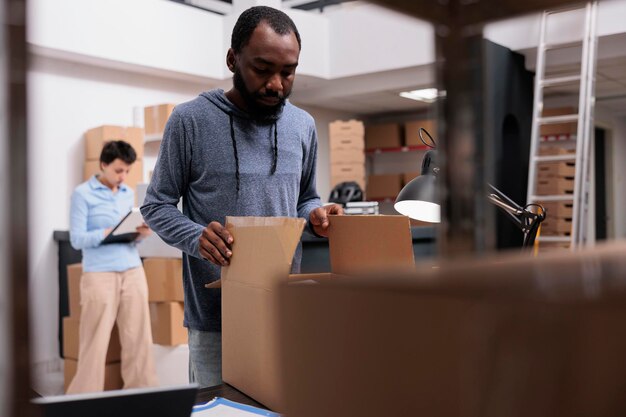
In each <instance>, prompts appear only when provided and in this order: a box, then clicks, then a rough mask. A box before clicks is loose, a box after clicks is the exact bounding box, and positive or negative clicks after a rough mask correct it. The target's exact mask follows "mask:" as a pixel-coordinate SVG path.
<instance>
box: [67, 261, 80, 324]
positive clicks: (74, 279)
mask: <svg viewBox="0 0 626 417" xmlns="http://www.w3.org/2000/svg"><path fill="white" fill-rule="evenodd" d="M82 275H83V265H82V264H71V265H68V266H67V301H68V306H69V309H70V317H72V318H75V319H78V318H79V317H80V277H81V276H82Z"/></svg>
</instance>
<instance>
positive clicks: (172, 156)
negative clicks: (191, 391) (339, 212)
mask: <svg viewBox="0 0 626 417" xmlns="http://www.w3.org/2000/svg"><path fill="white" fill-rule="evenodd" d="M316 160H317V135H316V132H315V123H314V121H313V118H312V117H311V116H310V115H309V114H308V113H306V112H305V111H303V110H301V109H299V108H297V107H296V106H294V105H292V104H290V103H289V102H287V103H286V104H285V106H284V107H283V109H282V112H281V113H280V114H278V115H277V116H276V117H275V118H274V119H272V120H267V121H258V120H254V119H252V118H251V117H250V116H249V115H248V114H247V113H245V112H243V111H241V110H239V109H238V108H237V107H235V106H234V105H233V104H232V103H231V102H230V101H229V100H228V99H227V98H226V96H225V95H224V91H223V90H211V91H208V92H206V93H202V94H200V96H198V97H197V98H195V99H194V100H192V101H189V102H187V103H183V104H180V105H177V106H176V107H175V108H174V111H173V113H172V115H171V117H170V119H169V121H168V122H167V125H166V127H165V132H164V135H163V140H162V142H161V149H160V151H159V156H158V159H157V163H156V167H155V169H154V173H153V175H152V180H151V181H150V185H149V186H148V190H147V193H146V198H145V200H144V204H143V206H142V207H141V213H142V215H143V216H144V219H145V221H146V223H147V224H148V225H149V226H150V228H151V229H152V230H154V231H155V232H156V233H157V234H158V235H159V236H160V237H161V238H162V239H163V240H164V241H165V242H166V243H167V244H169V245H172V246H174V247H176V248H178V249H180V250H182V251H183V286H184V291H185V320H184V325H185V326H186V327H189V328H191V329H195V330H203V331H221V290H219V289H207V288H205V287H204V285H205V284H206V283H209V282H212V281H215V280H217V279H219V277H220V267H218V266H216V265H214V264H212V263H210V262H209V261H207V260H204V259H202V258H201V257H200V254H199V252H198V239H199V238H200V235H201V234H202V230H203V229H204V228H205V227H206V226H207V225H208V224H209V223H210V222H212V221H217V222H220V223H221V224H224V220H225V217H226V216H287V217H302V218H304V219H305V220H307V221H308V219H309V213H310V212H311V210H313V209H314V208H316V207H319V206H320V205H321V201H320V199H319V196H318V195H317V192H316V190H315V164H316ZM181 197H182V198H183V212H182V213H181V212H180V211H178V209H177V208H176V206H177V204H178V201H179V199H180V198H181ZM300 257H301V249H300V248H298V251H297V253H296V256H295V257H294V260H293V267H292V271H298V270H299V268H300Z"/></svg>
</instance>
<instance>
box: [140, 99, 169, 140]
mask: <svg viewBox="0 0 626 417" xmlns="http://www.w3.org/2000/svg"><path fill="white" fill-rule="evenodd" d="M174 106H175V104H159V105H156V106H147V107H144V110H143V116H144V129H145V130H146V135H157V134H162V133H163V131H164V130H165V125H166V124H167V121H168V119H169V118H170V115H171V114H172V111H173V110H174Z"/></svg>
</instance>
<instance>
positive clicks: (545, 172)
mask: <svg viewBox="0 0 626 417" xmlns="http://www.w3.org/2000/svg"><path fill="white" fill-rule="evenodd" d="M575 174H576V163H575V162H573V161H571V162H570V161H562V162H541V163H539V164H537V176H538V177H540V178H553V177H573V176H574V175H575Z"/></svg>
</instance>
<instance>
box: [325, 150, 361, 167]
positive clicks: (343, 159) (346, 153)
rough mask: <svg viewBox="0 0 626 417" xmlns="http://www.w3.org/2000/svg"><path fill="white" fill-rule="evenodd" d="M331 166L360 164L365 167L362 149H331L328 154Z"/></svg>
mask: <svg viewBox="0 0 626 417" xmlns="http://www.w3.org/2000/svg"><path fill="white" fill-rule="evenodd" d="M329 156H330V164H331V165H345V164H361V165H363V166H365V152H363V149H362V148H361V149H331V150H330V152H329Z"/></svg>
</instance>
